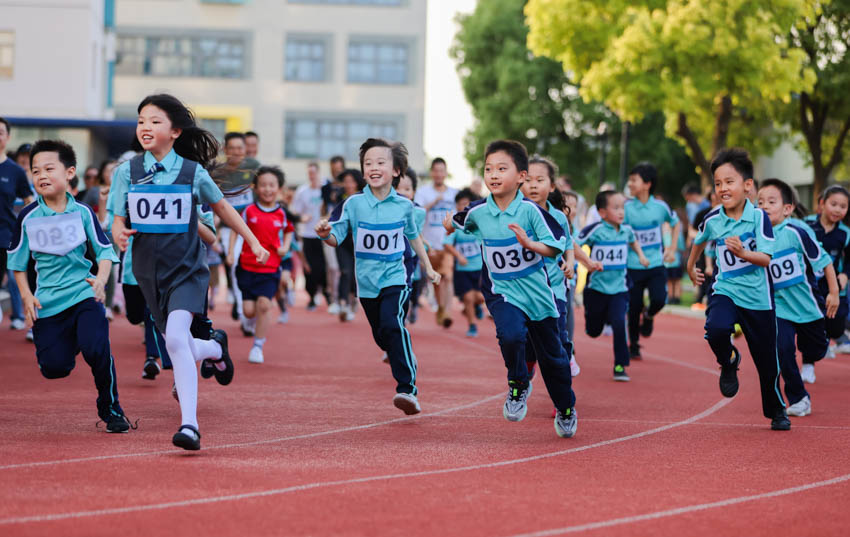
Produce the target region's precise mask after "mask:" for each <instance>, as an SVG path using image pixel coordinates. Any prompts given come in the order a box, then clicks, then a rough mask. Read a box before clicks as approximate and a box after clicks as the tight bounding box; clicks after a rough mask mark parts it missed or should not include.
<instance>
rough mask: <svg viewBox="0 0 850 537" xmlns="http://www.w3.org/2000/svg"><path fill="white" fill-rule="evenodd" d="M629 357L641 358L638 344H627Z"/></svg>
mask: <svg viewBox="0 0 850 537" xmlns="http://www.w3.org/2000/svg"><path fill="white" fill-rule="evenodd" d="M629 358H631V359H632V360H643V356H641V355H640V344H638V343H630V344H629Z"/></svg>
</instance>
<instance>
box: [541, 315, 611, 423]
mask: <svg viewBox="0 0 850 537" xmlns="http://www.w3.org/2000/svg"><path fill="white" fill-rule="evenodd" d="M623 323H625V319H623ZM528 338H529V340H530V341H531V343H532V345H533V346H534V352H535V354H536V355H537V358H538V361H539V362H540V373H541V374H542V375H543V382H545V383H546V390H547V391H548V392H549V397H551V398H552V402H553V403H554V404H555V408H557V409H558V410H561V411H565V410H567V409H570V408H572V407H574V406H575V404H576V396H575V393H573V388H572V383H573V380H572V378H573V377H572V373H571V372H570V359H569V355H570V354H572V345H569V344H568V346H569V347H570V349H569V350H566V349H565V348H564V344H563V342H562V341H561V337H560V335H559V330H558V319H555V318H553V317H547V318H546V319H543V320H542V321H529V323H528Z"/></svg>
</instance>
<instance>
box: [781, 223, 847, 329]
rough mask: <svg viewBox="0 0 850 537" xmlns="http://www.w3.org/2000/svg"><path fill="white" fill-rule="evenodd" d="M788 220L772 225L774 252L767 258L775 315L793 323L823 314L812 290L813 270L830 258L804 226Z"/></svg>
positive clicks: (824, 264) (826, 263)
mask: <svg viewBox="0 0 850 537" xmlns="http://www.w3.org/2000/svg"><path fill="white" fill-rule="evenodd" d="M789 220H790V219H786V220H785V221H783V222H781V223H780V224H779V225H777V226H776V227H774V228H773V233H774V235H775V236H776V253H774V254H773V258H772V259H771V260H770V277H771V280H772V281H773V293H774V298H775V300H776V316H777V317H779V318H780V319H787V320H789V321H793V322H795V323H809V322H812V321H815V320H817V319H820V318H822V317H823V313H822V312H821V310H820V307H818V302H817V299H816V298H815V294H814V290H813V289H814V288H815V286H816V284H815V281H814V273H818V272H822V271H823V270H824V269H825V268H826V267H828V266H829V265H830V263H832V257H830V255H829V254H828V253H826V250H824V249H823V247H821V245H820V244H819V243H818V242H817V240H816V239H813V238H812V237H811V236H810V235H809V233H808V231H806V229H805V228H803V227H802V226H799V225H797V224H796V223H793V222H789ZM807 227H808V226H807ZM808 267H811V271H809V270H808ZM810 274H811V278H810V277H809V275H810Z"/></svg>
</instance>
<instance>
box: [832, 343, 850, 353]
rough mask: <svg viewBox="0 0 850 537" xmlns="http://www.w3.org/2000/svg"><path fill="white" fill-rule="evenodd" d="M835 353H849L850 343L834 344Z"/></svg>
mask: <svg viewBox="0 0 850 537" xmlns="http://www.w3.org/2000/svg"><path fill="white" fill-rule="evenodd" d="M835 354H850V343H842V344H841V345H836V346H835Z"/></svg>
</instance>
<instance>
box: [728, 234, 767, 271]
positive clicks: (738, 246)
mask: <svg viewBox="0 0 850 537" xmlns="http://www.w3.org/2000/svg"><path fill="white" fill-rule="evenodd" d="M725 244H726V248H728V249H729V251H730V252H732V253H733V254H735V255H736V256H737V257H740V258H741V259H743V260H744V261H749V262H750V263H752V264H753V265H758V266H760V267H766V266H768V265H770V255H769V254H766V253H764V252H753V251H751V250H747V249H746V248H744V243H743V242H741V238H740V237H729V238H727V239H726V240H725Z"/></svg>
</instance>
